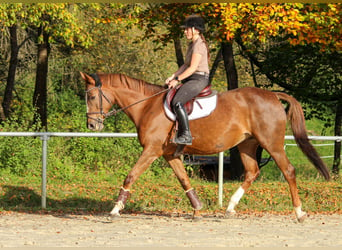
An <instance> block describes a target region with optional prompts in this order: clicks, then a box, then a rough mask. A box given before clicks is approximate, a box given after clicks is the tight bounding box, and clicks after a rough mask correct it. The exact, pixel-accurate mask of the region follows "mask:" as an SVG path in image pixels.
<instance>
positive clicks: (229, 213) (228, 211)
mask: <svg viewBox="0 0 342 250" xmlns="http://www.w3.org/2000/svg"><path fill="white" fill-rule="evenodd" d="M235 215H236V211H235V210H227V211H226V217H233V216H235Z"/></svg>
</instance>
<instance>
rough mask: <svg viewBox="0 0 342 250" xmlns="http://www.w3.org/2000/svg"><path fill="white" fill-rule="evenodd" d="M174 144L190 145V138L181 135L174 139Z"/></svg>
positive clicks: (189, 135)
mask: <svg viewBox="0 0 342 250" xmlns="http://www.w3.org/2000/svg"><path fill="white" fill-rule="evenodd" d="M174 143H176V144H182V145H192V137H191V134H188V135H184V134H183V135H181V136H179V137H176V138H175V139H174Z"/></svg>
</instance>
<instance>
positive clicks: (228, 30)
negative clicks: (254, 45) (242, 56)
mask: <svg viewBox="0 0 342 250" xmlns="http://www.w3.org/2000/svg"><path fill="white" fill-rule="evenodd" d="M210 5H211V7H212V8H213V12H212V13H208V15H209V16H213V17H215V18H220V19H222V21H223V22H222V24H223V26H221V27H219V29H220V31H221V33H222V35H223V36H224V37H225V38H226V39H227V40H229V41H231V40H233V39H234V38H235V37H236V36H237V35H240V36H241V38H242V40H243V41H244V42H246V43H249V42H252V41H255V40H257V41H259V42H262V43H265V42H266V41H267V39H268V38H269V37H276V36H280V37H282V38H284V40H287V41H288V42H289V43H290V44H292V45H305V44H310V43H317V44H319V45H320V46H321V47H322V49H332V50H341V48H342V28H341V14H342V5H341V4H339V3H337V4H303V3H265V4H252V3H217V4H216V3H214V4H210Z"/></svg>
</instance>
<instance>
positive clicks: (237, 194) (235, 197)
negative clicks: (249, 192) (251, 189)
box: [227, 186, 245, 214]
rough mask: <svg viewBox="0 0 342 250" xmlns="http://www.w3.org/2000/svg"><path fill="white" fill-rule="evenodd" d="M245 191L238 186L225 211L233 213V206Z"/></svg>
mask: <svg viewBox="0 0 342 250" xmlns="http://www.w3.org/2000/svg"><path fill="white" fill-rule="evenodd" d="M244 193H245V190H244V189H243V188H242V187H241V186H240V187H239V188H238V190H236V192H235V193H234V194H233V196H232V197H231V198H230V201H229V204H228V208H227V213H229V214H233V213H236V212H235V210H234V208H235V206H236V205H237V204H238V203H239V201H240V199H241V197H242V196H243V194H244Z"/></svg>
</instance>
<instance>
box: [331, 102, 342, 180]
mask: <svg viewBox="0 0 342 250" xmlns="http://www.w3.org/2000/svg"><path fill="white" fill-rule="evenodd" d="M341 135H342V101H341V100H340V102H339V103H338V104H337V107H336V117H335V136H341ZM340 163H341V142H340V141H339V142H338V141H335V149H334V163H333V167H332V172H333V174H334V175H337V176H338V175H339V171H340V169H339V166H340Z"/></svg>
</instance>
